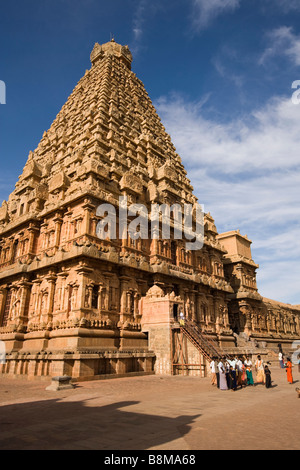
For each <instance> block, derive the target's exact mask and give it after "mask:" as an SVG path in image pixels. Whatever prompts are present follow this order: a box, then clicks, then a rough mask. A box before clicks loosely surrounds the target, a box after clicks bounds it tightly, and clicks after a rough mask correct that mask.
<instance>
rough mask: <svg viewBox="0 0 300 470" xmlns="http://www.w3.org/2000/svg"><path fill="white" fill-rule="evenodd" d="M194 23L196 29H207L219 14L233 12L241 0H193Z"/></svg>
mask: <svg viewBox="0 0 300 470" xmlns="http://www.w3.org/2000/svg"><path fill="white" fill-rule="evenodd" d="M192 1H193V23H194V27H195V28H196V29H200V30H201V29H205V28H206V27H207V26H209V25H210V23H211V22H212V20H214V19H215V18H216V17H217V16H219V15H221V14H223V13H227V12H232V11H234V10H236V9H237V8H238V7H239V6H240V1H241V0H192Z"/></svg>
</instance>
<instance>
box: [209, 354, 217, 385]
mask: <svg viewBox="0 0 300 470" xmlns="http://www.w3.org/2000/svg"><path fill="white" fill-rule="evenodd" d="M209 367H210V370H211V384H212V385H217V374H216V372H217V369H216V362H215V358H214V357H213V358H212V361H211V363H210V364H209Z"/></svg>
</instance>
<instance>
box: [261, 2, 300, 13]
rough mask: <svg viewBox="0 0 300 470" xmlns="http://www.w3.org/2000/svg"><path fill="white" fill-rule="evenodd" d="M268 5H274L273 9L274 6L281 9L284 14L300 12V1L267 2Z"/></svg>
mask: <svg viewBox="0 0 300 470" xmlns="http://www.w3.org/2000/svg"><path fill="white" fill-rule="evenodd" d="M265 1H266V3H267V4H268V3H269V4H270V6H271V4H272V7H273V6H274V4H275V5H276V6H277V7H278V8H280V10H281V11H283V13H289V12H291V11H295V10H300V2H299V0H265Z"/></svg>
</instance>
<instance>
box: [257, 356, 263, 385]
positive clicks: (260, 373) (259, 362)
mask: <svg viewBox="0 0 300 470" xmlns="http://www.w3.org/2000/svg"><path fill="white" fill-rule="evenodd" d="M255 370H256V383H258V384H264V383H265V370H264V361H263V360H262V359H261V357H260V356H257V360H256V362H255Z"/></svg>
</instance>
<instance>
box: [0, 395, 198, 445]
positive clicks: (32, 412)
mask: <svg viewBox="0 0 300 470" xmlns="http://www.w3.org/2000/svg"><path fill="white" fill-rule="evenodd" d="M139 403H140V402H138V401H124V402H116V403H112V404H110V405H107V406H94V405H93V404H92V403H89V400H84V401H75V402H64V401H60V400H59V399H53V400H44V401H36V402H30V403H21V404H20V403H19V404H13V405H6V406H2V407H1V415H0V449H1V450H5V449H6V450H14V449H15V450H30V449H31V450H39V449H40V450H56V449H65V450H68V449H70V450H72V449H94V450H100V449H107V450H116V449H117V450H146V449H148V448H150V447H154V446H158V445H163V444H164V443H168V442H171V441H173V440H176V439H179V438H182V437H183V436H184V435H185V434H186V433H188V432H189V430H190V428H191V424H192V423H193V422H194V420H195V419H196V418H198V417H199V416H200V415H194V416H186V415H182V416H178V417H175V418H169V417H164V416H158V415H152V414H144V413H139V412H135V411H132V409H131V410H130V409H127V410H126V408H129V407H133V406H135V405H138V404H139Z"/></svg>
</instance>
